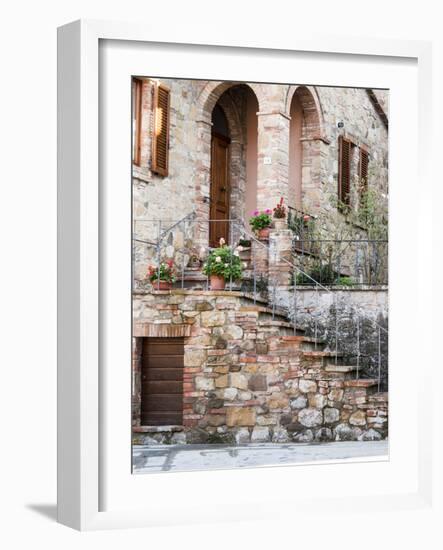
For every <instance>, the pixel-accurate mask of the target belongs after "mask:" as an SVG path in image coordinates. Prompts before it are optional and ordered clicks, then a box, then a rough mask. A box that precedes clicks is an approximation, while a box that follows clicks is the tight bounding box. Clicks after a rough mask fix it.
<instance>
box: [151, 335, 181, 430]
mask: <svg viewBox="0 0 443 550" xmlns="http://www.w3.org/2000/svg"><path fill="white" fill-rule="evenodd" d="M183 359H184V340H183V338H145V339H144V341H143V351H142V362H141V363H142V384H141V398H142V399H141V422H142V425H144V426H149V425H152V426H161V425H167V424H179V425H181V424H182V423H183V362H184V361H183Z"/></svg>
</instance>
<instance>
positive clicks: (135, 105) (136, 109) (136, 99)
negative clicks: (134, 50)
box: [132, 78, 143, 166]
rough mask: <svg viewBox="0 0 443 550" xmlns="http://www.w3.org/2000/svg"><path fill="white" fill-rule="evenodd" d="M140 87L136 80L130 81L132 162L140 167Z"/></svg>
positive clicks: (139, 81)
mask: <svg viewBox="0 0 443 550" xmlns="http://www.w3.org/2000/svg"><path fill="white" fill-rule="evenodd" d="M142 87H143V82H142V81H141V80H140V79H138V78H133V79H132V124H133V128H132V131H133V132H132V139H133V144H132V160H133V162H134V164H137V165H139V166H140V159H141V125H142Z"/></svg>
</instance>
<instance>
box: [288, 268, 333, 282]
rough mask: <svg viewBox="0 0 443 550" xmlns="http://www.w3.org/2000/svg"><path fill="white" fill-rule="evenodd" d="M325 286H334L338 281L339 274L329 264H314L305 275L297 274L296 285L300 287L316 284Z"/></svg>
mask: <svg viewBox="0 0 443 550" xmlns="http://www.w3.org/2000/svg"><path fill="white" fill-rule="evenodd" d="M314 281H315V282H317V283H322V284H325V285H328V284H334V283H335V282H336V281H337V273H336V272H335V271H334V270H333V269H332V267H331V266H330V265H329V264H324V265H321V264H319V263H316V264H314V265H313V266H312V267H311V268H310V269H309V270H308V271H306V272H305V273H297V276H296V283H297V284H298V285H314V284H315V282H314Z"/></svg>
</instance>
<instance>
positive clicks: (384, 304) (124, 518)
mask: <svg viewBox="0 0 443 550" xmlns="http://www.w3.org/2000/svg"><path fill="white" fill-rule="evenodd" d="M194 42H195V43H193V44H191V43H189V37H186V35H185V34H184V35H183V36H179V35H178V34H177V35H174V36H171V37H170V38H168V37H165V36H160V33H159V31H156V30H153V29H145V28H143V27H140V26H137V25H128V24H120V23H115V22H114V23H105V22H97V21H81V22H75V23H71V24H69V25H67V26H64V27H62V28H60V29H59V60H58V76H59V146H58V159H59V173H58V179H59V202H58V205H59V371H58V376H59V385H58V402H59V409H58V417H59V430H58V438H59V439H58V463H59V472H58V487H59V502H58V508H59V521H60V522H61V523H64V524H66V525H69V526H71V527H75V528H77V529H82V530H83V529H101V528H114V527H129V526H150V525H160V524H177V523H186V522H189V523H192V522H196V521H199V522H201V521H211V520H212V519H213V513H214V510H213V508H211V507H210V506H208V502H211V501H212V500H213V499H214V498H216V500H217V509H218V510H222V511H221V512H219V515H218V517H217V519H218V520H225V521H229V520H233V519H239V518H241V519H255V520H259V519H260V518H261V517H268V518H270V517H271V518H272V517H282V516H284V515H285V514H287V515H288V517H290V516H291V513H293V511H294V510H297V513H307V514H309V513H312V510H314V509H315V511H316V512H319V511H323V512H327V510H329V509H330V507H331V506H334V509H335V510H336V513H340V511H341V512H342V513H346V510H349V509H351V508H352V507H353V506H355V504H356V503H358V505H359V506H360V507H361V509H362V510H365V509H366V508H367V510H368V511H370V510H371V507H373V506H374V503H376V507H377V509H378V510H381V509H383V510H386V513H388V512H389V511H394V510H396V509H398V507H400V506H401V507H404V506H405V505H407V506H408V507H416V508H419V507H425V506H428V505H429V502H430V500H429V499H430V489H431V481H432V480H431V473H430V472H431V470H430V468H428V466H427V465H429V461H430V454H429V445H430V441H431V440H430V433H428V430H429V426H430V422H429V418H430V402H429V400H428V399H427V398H425V397H424V396H425V393H424V389H425V384H426V383H429V377H430V375H431V373H430V370H429V369H430V365H431V360H430V357H431V351H430V350H423V345H422V343H421V342H422V340H421V335H422V334H423V326H422V324H421V323H420V318H421V315H420V312H421V310H422V308H423V292H424V290H423V288H422V287H421V286H420V285H419V279H420V275H421V273H422V272H421V270H422V266H423V265H426V263H427V262H428V261H429V257H428V256H427V255H429V251H428V249H427V247H423V246H421V238H422V235H423V228H424V227H427V226H428V224H429V222H428V221H427V220H426V208H425V205H426V200H425V199H423V200H421V199H420V200H418V199H417V197H423V196H425V193H424V190H425V189H426V188H427V186H429V183H428V181H429V179H428V178H427V174H426V171H427V170H428V169H429V168H428V167H427V166H428V165H427V162H426V157H427V155H428V154H429V153H428V148H427V144H428V141H429V137H428V135H429V131H428V126H427V125H428V124H429V120H430V118H429V117H430V113H429V111H428V110H427V109H426V106H427V105H429V97H428V95H427V94H428V83H429V79H430V47H429V45H428V44H426V43H418V42H396V41H367V40H357V39H349V40H345V39H327V40H326V39H324V38H320V37H318V38H312V37H308V38H306V37H303V36H302V35H301V36H299V37H297V38H296V39H291V40H288V41H287V42H285V41H283V40H282V42H281V43H275V42H272V41H269V42H267V41H266V40H265V39H260V40H258V41H257V42H256V43H249V42H246V41H244V42H243V41H233V42H232V43H231V42H229V41H228V40H224V39H220V40H218V39H217V37H214V39H213V41H212V42H211V43H210V44H204V43H199V39H198V38H195V37H194ZM406 121H407V122H406ZM419 190H420V191H421V192H420V193H419ZM427 200H429V196H428V199H427ZM405 234H407V235H408V246H407V250H409V252H410V253H408V254H405V245H404V235H405ZM405 273H407V277H405ZM405 334H408V338H409V340H408V346H404V341H405ZM412 335H413V337H412ZM426 354H428V355H426ZM426 357H427V359H424V358H426ZM418 362H419V363H420V365H421V369H422V371H423V377H420V379H418V380H417V377H416V376H414V375H413V373H414V369H415V368H416V365H417V364H418Z"/></svg>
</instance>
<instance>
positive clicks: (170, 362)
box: [142, 354, 183, 369]
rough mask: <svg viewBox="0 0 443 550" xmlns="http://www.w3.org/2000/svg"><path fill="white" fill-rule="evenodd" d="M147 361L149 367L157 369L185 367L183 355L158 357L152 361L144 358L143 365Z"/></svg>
mask: <svg viewBox="0 0 443 550" xmlns="http://www.w3.org/2000/svg"><path fill="white" fill-rule="evenodd" d="M146 361H147V365H149V366H151V367H154V368H156V369H160V368H167V369H170V368H172V369H174V368H182V367H183V355H167V354H165V355H157V356H151V357H150V359H145V356H143V363H142V364H143V365H144V364H145V362H146Z"/></svg>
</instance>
